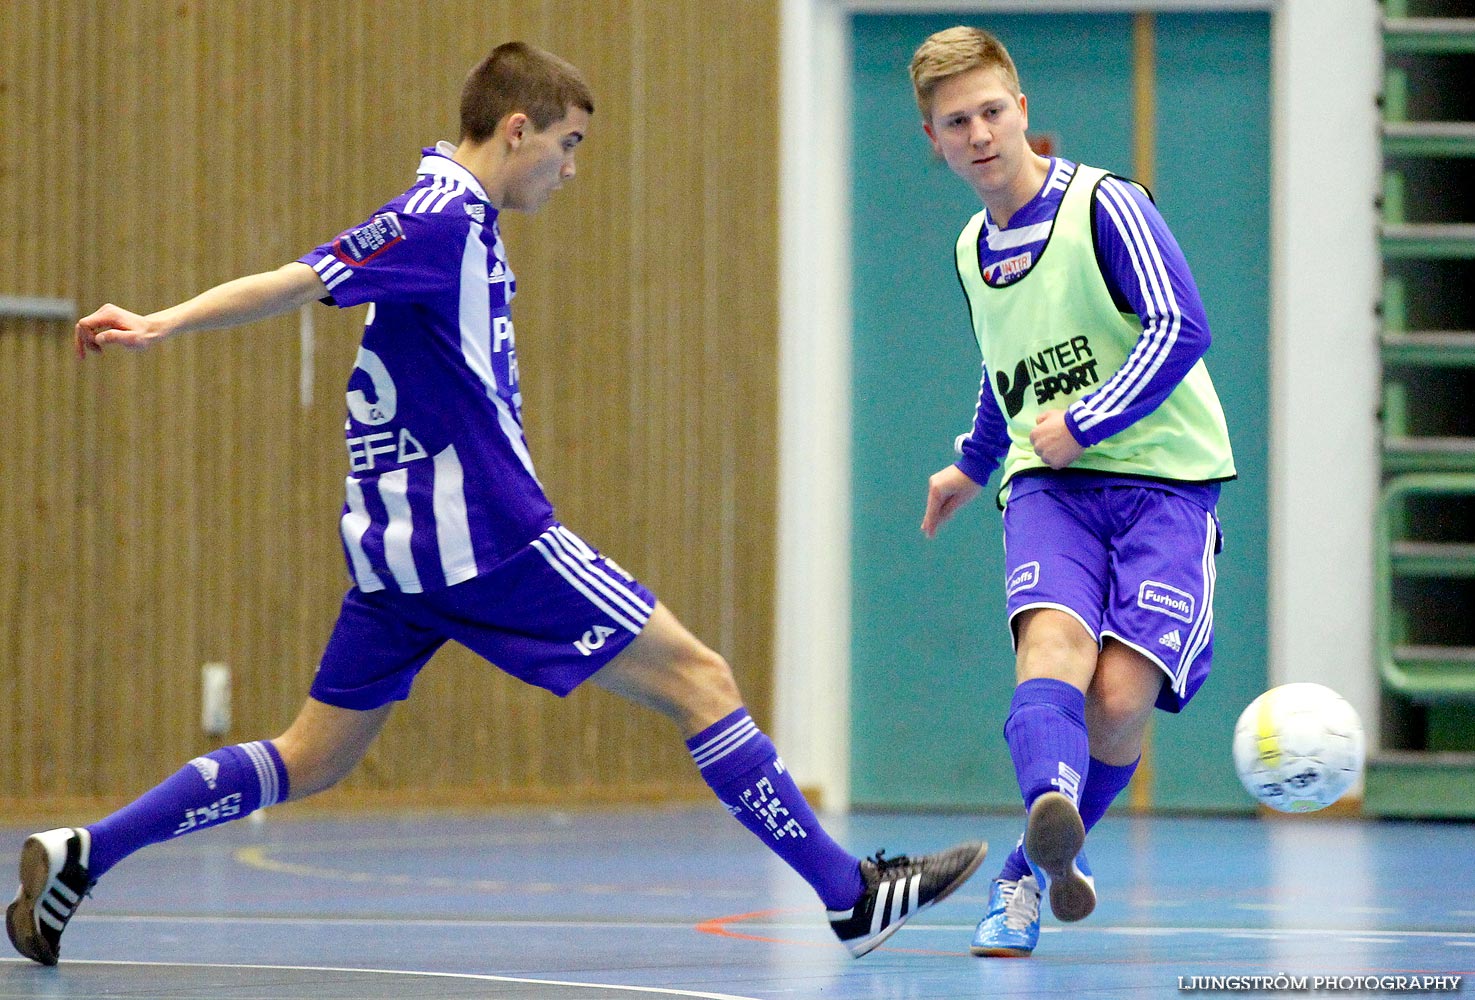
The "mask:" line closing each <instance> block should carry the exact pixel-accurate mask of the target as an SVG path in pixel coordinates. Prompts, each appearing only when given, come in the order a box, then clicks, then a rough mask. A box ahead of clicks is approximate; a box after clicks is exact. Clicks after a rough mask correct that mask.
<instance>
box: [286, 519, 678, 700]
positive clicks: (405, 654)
mask: <svg viewBox="0 0 1475 1000" xmlns="http://www.w3.org/2000/svg"><path fill="white" fill-rule="evenodd" d="M655 605H656V598H655V595H653V594H652V593H651V592H650V591H649V590H647V589H646V588H645V587H643V586H641V584H640V583H639V581H637V580H636V579H635V578H634V577H632V576H631V575H630V574H629V573H626V572H625V571H624V570H623V569H621V568H620V567H619V566H618V565H617V564H615V563H614V562H613V561H612V560H609V559H606V558H605V557H604V556H602V555H600V554H599V553H598V552H596V551H595V550H594V549H592V548H591V547H590V546H589V545H588V544H587V543H585V542H584V540H583V539H581V538H579V536H578V535H575V534H574V533H573V532H572V531H570V530H568V529H567V528H565V527H563V526H562V525H559V524H555V525H554V526H553V527H551V528H549V529H548V530H547V531H545V532H543V534H541V535H539V536H538V537H537V538H535V539H533V541H532V542H530V543H529V544H528V545H527V547H526V548H524V549H523V550H522V551H521V552H519V553H518V554H517V555H515V556H513V557H512V558H510V559H508V560H506V561H505V562H503V563H501V564H500V565H498V566H497V567H496V568H494V569H493V570H491V571H490V572H488V573H484V574H482V575H480V576H476V577H473V578H472V579H470V580H467V581H466V582H464V583H458V584H455V585H454V586H451V587H446V588H444V589H441V590H434V591H430V592H428V593H423V594H404V593H400V592H398V591H389V590H379V591H374V592H373V593H364V592H363V591H361V590H359V589H358V588H357V587H354V588H353V589H352V590H350V591H349V592H348V594H347V595H346V596H345V597H344V598H343V609H342V610H341V611H340V612H339V615H338V624H337V625H336V626H334V628H333V635H332V637H331V638H330V639H329V640H328V648H327V649H326V650H324V651H323V659H322V663H321V664H320V665H319V667H318V672H317V676H316V677H315V678H313V682H312V690H311V691H310V694H311V695H312V697H314V698H316V699H317V700H318V701H321V702H325V703H326V704H329V705H336V706H338V707H339V708H351V709H357V710H359V711H366V710H368V709H371V708H378V707H379V706H381V705H384V704H387V703H389V702H391V701H403V700H404V699H405V698H407V697H408V696H409V694H410V686H411V685H412V684H413V683H414V681H415V677H416V675H417V674H419V673H420V670H421V668H422V667H424V666H425V664H426V662H427V661H429V659H430V657H431V655H432V654H434V653H435V651H436V650H437V649H439V648H440V647H441V646H442V645H444V644H445V643H446V641H447V640H455V641H456V642H459V643H460V644H461V645H463V646H466V647H467V648H468V649H470V650H471V651H472V652H475V653H477V654H478V655H480V656H482V657H484V658H485V659H487V660H489V661H490V662H492V663H493V664H495V665H496V666H497V667H499V668H501V669H502V670H504V671H506V672H507V673H509V674H511V675H512V676H513V677H516V678H518V679H519V680H522V681H525V682H527V683H528V684H534V685H536V686H538V687H541V688H546V689H547V690H549V691H552V692H553V693H554V694H556V695H559V696H560V697H562V696H563V695H566V694H568V693H569V692H570V691H572V690H573V689H574V688H576V687H578V686H579V685H580V684H581V683H583V682H584V681H585V680H588V679H589V678H590V677H591V676H593V675H594V674H595V673H596V672H597V671H598V670H599V669H600V668H601V667H603V666H604V665H605V664H607V663H609V662H610V661H611V660H613V659H614V658H615V657H616V656H618V655H619V654H620V652H621V651H623V650H624V649H625V647H626V646H628V645H630V643H631V642H632V641H633V640H634V639H635V637H636V636H637V635H639V634H640V630H641V629H642V628H643V627H644V626H645V623H646V620H647V619H649V618H650V615H651V612H652V611H653V610H654V608H655Z"/></svg>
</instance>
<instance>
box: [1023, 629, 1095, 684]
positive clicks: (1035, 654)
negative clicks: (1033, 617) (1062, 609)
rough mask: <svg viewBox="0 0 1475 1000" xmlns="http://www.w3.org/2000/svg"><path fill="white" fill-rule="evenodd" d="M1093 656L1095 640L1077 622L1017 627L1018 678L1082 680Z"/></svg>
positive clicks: (1088, 672)
mask: <svg viewBox="0 0 1475 1000" xmlns="http://www.w3.org/2000/svg"><path fill="white" fill-rule="evenodd" d="M1071 624H1075V623H1074V622H1072V623H1071ZM1096 656H1097V648H1096V643H1095V641H1094V640H1093V639H1092V638H1091V636H1090V634H1089V633H1087V632H1086V630H1085V629H1084V628H1082V627H1080V626H1079V625H1076V627H1074V628H1070V627H1063V626H1059V625H1046V626H1044V627H1041V626H1040V625H1034V626H1033V627H1029V628H1025V629H1022V630H1021V631H1020V635H1019V649H1018V653H1017V656H1016V669H1017V672H1018V679H1019V680H1021V681H1025V680H1030V679H1033V678H1037V677H1053V678H1055V679H1057V680H1064V681H1069V682H1071V683H1075V684H1084V683H1086V682H1088V681H1089V680H1090V678H1091V675H1092V672H1093V671H1094V669H1095V666H1096Z"/></svg>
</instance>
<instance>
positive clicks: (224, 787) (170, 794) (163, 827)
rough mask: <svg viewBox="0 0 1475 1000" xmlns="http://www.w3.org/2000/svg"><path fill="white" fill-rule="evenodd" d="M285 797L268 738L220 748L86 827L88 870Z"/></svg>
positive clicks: (93, 872)
mask: <svg viewBox="0 0 1475 1000" xmlns="http://www.w3.org/2000/svg"><path fill="white" fill-rule="evenodd" d="M286 797H287V768H286V767H285V766H284V765H283V764H282V758H281V755H280V754H278V753H277V748H276V747H274V746H273V745H272V744H271V742H270V741H267V740H262V741H261V742H258V743H241V744H238V745H236V746H229V747H221V748H220V749H219V750H216V751H215V752H214V753H211V754H207V755H206V756H204V757H196V758H195V759H194V760H192V761H190V762H189V763H188V764H186V765H185V766H184V767H182V768H180V769H179V770H178V771H177V772H175V773H174V774H173V775H172V776H171V777H169V778H167V779H166V780H165V781H164V782H163V783H162V784H159V785H156V786H155V787H154V788H152V789H150V790H149V791H147V792H144V793H143V795H141V796H139V797H138V798H137V799H134V800H133V802H131V803H130V804H128V805H126V806H124V807H123V808H122V809H119V810H118V811H117V812H115V813H113V814H112V815H111V816H108V817H107V818H106V819H102V820H99V821H98V822H96V823H94V824H92V825H91V826H89V827H88V828H87V832H88V833H90V834H92V856H91V858H90V859H89V862H88V874H89V875H90V876H91V877H92V878H94V879H96V878H101V877H102V875H103V873H105V872H106V871H107V870H108V869H109V868H111V867H113V866H114V865H116V864H117V863H118V862H119V861H122V860H123V859H124V858H126V857H127V856H128V855H130V854H132V853H133V852H134V851H136V850H138V849H139V848H143V847H147V846H148V845H150V844H157V843H159V842H161V841H165V840H168V839H170V838H171V837H177V836H179V835H180V834H182V833H190V832H192V831H194V830H200V829H203V828H204V827H207V826H218V825H220V824H221V823H225V822H228V821H230V820H233V819H240V818H241V817H242V816H249V815H250V814H251V813H253V812H255V811H256V810H257V809H261V808H264V807H266V806H270V805H275V804H276V803H278V802H281V801H282V800H284V799H285V798H286Z"/></svg>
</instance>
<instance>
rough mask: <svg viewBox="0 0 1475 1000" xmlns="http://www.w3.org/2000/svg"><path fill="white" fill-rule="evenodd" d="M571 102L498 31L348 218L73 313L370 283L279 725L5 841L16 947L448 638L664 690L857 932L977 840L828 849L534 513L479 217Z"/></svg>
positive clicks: (500, 298)
mask: <svg viewBox="0 0 1475 1000" xmlns="http://www.w3.org/2000/svg"><path fill="white" fill-rule="evenodd" d="M593 110H594V102H593V100H592V98H591V96H590V92H589V88H588V86H587V85H586V84H585V82H584V80H583V78H582V77H581V75H580V74H579V72H578V71H577V70H576V69H575V68H574V67H573V66H571V65H569V64H568V63H566V62H565V61H563V60H562V59H559V58H558V57H556V56H553V55H551V54H549V53H547V52H543V51H541V50H539V49H536V48H533V47H532V46H529V45H525V44H521V43H509V44H506V45H502V46H499V47H498V48H496V49H495V50H493V51H492V53H491V54H490V55H489V56H488V57H487V58H486V59H485V60H484V61H482V62H481V63H480V64H479V65H478V66H477V67H476V68H475V69H473V70H472V72H471V74H470V76H469V77H468V79H467V81H466V84H465V88H464V91H463V93H462V96H461V141H460V143H459V144H458V145H456V146H452V145H450V144H448V143H442V144H440V145H438V146H436V147H435V148H433V149H427V150H425V151H424V154H423V157H422V159H421V160H420V167H419V171H418V176H417V178H416V180H415V183H414V185H413V186H411V188H410V189H409V190H408V191H406V192H405V193H404V194H402V195H400V196H399V197H398V198H395V199H394V200H393V201H391V202H389V203H388V204H386V205H385V206H384V207H383V208H381V209H379V210H378V211H376V212H375V213H374V214H373V215H372V216H371V217H370V218H369V220H368V221H367V222H364V223H363V224H362V225H359V226H356V227H354V228H352V229H349V230H348V231H346V232H344V233H343V234H341V235H340V236H338V237H336V238H335V239H333V240H331V241H330V242H328V243H325V244H323V245H322V246H320V247H318V248H317V249H315V250H313V251H311V252H309V253H307V254H305V255H304V256H303V257H301V258H300V259H299V260H297V261H295V262H293V263H290V264H287V265H285V266H283V267H281V268H279V269H277V270H275V271H269V272H265V273H262V274H256V275H251V276H248V277H243V278H239V279H236V280H234V281H230V282H227V283H225V284H223V285H220V286H217V287H216V288H213V289H211V290H209V291H206V292H204V293H203V294H201V295H199V296H197V297H195V298H193V299H190V300H189V301H187V302H184V303H182V304H180V305H176V306H174V307H172V308H169V309H165V310H162V311H161V312H156V313H152V314H150V315H138V314H135V313H131V312H128V311H126V310H123V309H120V308H118V307H117V306H114V305H107V306H104V307H103V308H101V309H99V310H98V311H97V312H95V313H93V314H92V315H90V316H88V317H86V318H85V319H83V320H82V321H81V322H79V323H78V324H77V333H76V347H77V352H78V355H79V357H85V355H86V353H87V352H89V351H91V352H101V351H102V350H103V348H104V347H106V346H109V345H119V346H122V347H127V348H132V349H142V348H146V347H149V346H150V345H152V344H153V343H155V342H157V341H161V340H164V339H166V338H168V337H171V336H174V335H176V334H181V333H187V332H190V331H195V330H205V329H211V328H219V327H229V326H235V325H238V324H241V323H247V322H250V321H252V320H256V319H261V318H264V317H267V316H272V315H276V314H278V313H283V312H287V311H288V310H292V309H295V308H298V307H299V306H301V305H303V304H304V303H308V302H311V301H313V300H315V299H324V300H325V301H328V302H330V303H332V304H335V305H338V306H344V307H347V306H355V305H360V304H364V303H368V304H369V310H368V316H367V321H366V326H365V330H364V338H363V343H362V346H361V347H360V348H359V352H358V359H357V362H356V364H355V367H354V370H353V373H352V375H351V376H350V378H349V381H348V393H347V395H348V421H347V448H348V461H349V476H348V478H347V483H346V486H347V502H346V503H345V505H344V508H343V514H342V520H341V533H342V539H343V547H344V551H345V554H346V556H347V560H348V566H349V569H350V571H351V573H352V576H353V580H354V586H353V588H352V589H351V590H349V592H348V594H347V596H346V597H345V598H344V600H343V607H342V612H341V614H340V616H339V619H338V623H337V626H336V627H335V629H334V631H333V634H332V637H331V638H330V639H329V641H328V646H327V649H326V651H325V652H324V654H323V658H322V663H321V665H320V666H319V668H318V672H317V676H316V678H315V679H314V681H313V683H312V688H311V691H310V692H309V697H308V699H307V701H306V703H305V704H304V705H303V707H302V710H301V712H300V714H299V715H298V716H297V719H296V721H294V722H293V723H292V725H291V726H290V727H289V728H288V729H287V731H286V732H285V733H283V734H282V735H281V736H279V737H277V738H276V739H274V740H263V741H260V742H253V743H244V744H240V745H237V746H228V747H224V748H222V749H220V750H217V751H215V752H214V753H211V754H208V755H206V756H204V757H199V758H196V759H195V760H192V761H190V762H188V763H187V764H186V765H185V766H184V767H183V768H182V769H181V770H180V771H179V772H178V773H177V774H175V775H174V776H173V777H171V778H169V779H168V780H166V781H165V782H164V783H163V784H161V785H159V786H158V787H156V788H154V789H153V790H151V791H149V792H147V793H145V794H144V795H143V796H142V797H141V798H139V799H137V800H136V801H134V802H133V803H132V804H131V805H128V806H125V807H124V808H123V809H121V810H119V811H118V812H116V813H114V814H113V815H111V816H108V817H107V818H105V819H103V820H101V821H100V822H97V823H94V824H92V825H91V826H88V827H78V828H74V829H67V828H63V829H57V830H49V831H46V832H44V833H38V834H35V835H33V836H32V837H30V838H29V839H28V840H27V841H26V842H25V844H24V846H23V848H22V850H21V858H20V881H21V884H20V891H19V893H18V894H17V895H16V898H15V901H14V902H13V903H12V904H11V905H10V908H9V910H8V912H7V921H6V923H7V928H8V930H9V932H10V938H11V941H12V942H13V943H14V945H15V947H16V949H17V950H18V951H20V953H21V954H23V955H25V956H27V957H28V958H31V959H34V960H35V961H37V962H41V963H43V964H47V965H52V964H55V963H56V961H57V957H58V953H59V948H60V940H61V934H62V931H63V930H64V929H65V928H66V925H67V921H68V920H69V919H70V918H71V917H72V915H73V914H74V913H75V912H76V908H77V905H78V904H79V903H80V901H81V899H82V897H83V896H84V895H86V894H87V892H88V890H89V889H91V887H92V886H93V884H94V883H95V882H96V881H97V880H98V879H99V878H101V877H102V876H103V875H105V874H106V873H107V872H108V871H109V870H110V869H111V868H112V867H113V866H114V865H116V864H117V863H118V862H120V861H122V860H123V859H124V858H126V857H127V856H128V855H130V854H132V853H133V852H134V851H137V850H138V849H139V848H142V847H144V846H146V845H148V844H153V843H158V842H160V841H165V840H168V839H170V838H172V837H177V836H179V835H181V834H183V833H187V832H191V831H194V830H200V829H204V828H206V827H210V826H215V825H218V824H219V823H223V822H226V821H228V820H231V819H236V818H239V817H241V816H246V815H249V814H250V813H251V812H253V811H255V810H256V809H259V808H262V807H265V806H269V805H272V804H273V803H276V802H282V801H286V800H287V799H289V798H290V799H301V798H304V797H306V796H308V795H312V794H313V793H315V792H319V791H322V790H323V789H325V788H328V787H329V786H331V785H333V784H334V783H336V782H337V781H339V780H340V779H342V778H343V777H344V776H345V775H346V774H348V772H349V771H350V770H352V768H353V767H354V765H355V764H357V763H358V761H359V760H360V759H361V758H362V757H363V755H364V753H365V751H366V750H367V749H368V747H369V745H370V744H371V743H372V742H373V740H374V737H375V736H376V735H377V734H378V732H379V730H380V728H381V727H382V726H383V724H384V721H385V719H386V718H387V717H388V715H389V712H390V709H391V707H392V704H393V702H395V701H398V700H403V699H404V698H406V697H407V696H408V694H409V691H410V686H411V684H412V682H413V681H414V678H415V675H416V674H417V673H418V671H419V670H420V669H421V668H422V667H423V666H424V665H425V663H426V661H427V660H429V659H430V657H431V654H432V653H434V652H435V650H436V649H437V648H439V647H440V646H441V645H442V644H443V643H445V642H446V641H447V640H455V641H457V642H460V643H462V644H464V645H466V646H468V647H469V648H471V649H472V650H474V651H476V652H477V653H479V654H481V655H482V656H484V657H485V658H487V659H488V660H490V661H491V662H493V663H495V664H496V665H497V666H499V667H501V668H502V669H503V670H506V671H507V672H509V673H511V674H512V675H513V676H516V677H518V678H520V679H522V680H524V681H526V682H527V683H529V684H535V685H537V686H539V687H543V688H546V689H548V690H550V691H552V692H554V693H555V694H558V695H566V694H568V693H569V692H570V691H572V690H573V689H574V688H575V687H576V686H578V685H579V684H580V683H581V682H583V681H585V680H588V679H591V678H592V679H593V681H594V683H596V684H598V685H600V686H601V687H604V688H606V689H608V690H610V691H613V692H615V693H616V694H619V695H622V696H624V697H625V698H627V699H629V700H630V701H633V702H635V703H637V704H640V705H645V706H649V707H651V708H654V709H656V710H658V711H660V712H662V713H664V714H665V715H667V716H669V717H670V718H671V719H672V720H673V721H674V722H675V723H676V724H677V726H679V727H680V729H681V732H682V734H683V735H684V736H685V738H686V743H687V746H688V747H689V748H690V751H691V754H692V757H693V759H694V760H695V762H696V765H697V767H698V768H699V769H700V771H701V774H702V777H703V778H704V779H705V780H706V781H707V783H708V784H709V785H710V786H711V787H712V790H713V791H714V792H715V793H716V795H717V797H718V798H719V799H720V800H721V801H722V803H723V804H724V805H725V806H726V807H727V809H728V811H729V812H731V813H732V814H733V815H734V816H735V817H736V818H737V819H738V821H739V822H741V823H742V824H743V825H744V826H746V827H747V828H748V829H749V830H751V831H753V833H754V834H756V835H757V836H758V838H759V839H760V840H762V841H763V843H764V844H765V845H767V846H768V847H769V848H770V849H771V850H773V851H774V852H775V853H777V854H778V855H779V856H780V857H782V858H783V859H784V860H785V861H786V862H788V863H789V864H790V865H791V866H792V867H793V868H794V869H795V871H797V872H798V873H799V874H800V875H801V876H802V877H803V878H804V879H805V880H806V881H808V882H809V884H810V885H812V886H813V887H814V889H815V891H816V892H817V893H818V894H819V897H820V899H821V900H822V901H823V902H824V905H825V906H826V908H827V909H828V910H829V918H830V924H831V927H832V928H833V929H834V931H835V933H836V935H837V936H838V937H839V938H840V940H841V941H842V942H844V943H845V944H846V945H847V946H848V947H849V948H850V950H851V952H852V953H854V954H855V955H857V956H858V955H863V954H865V953H866V952H868V951H870V950H871V949H872V948H874V947H876V945H878V944H879V943H880V942H881V941H883V940H884V939H885V938H886V937H887V936H889V935H890V934H892V933H893V932H895V931H896V929H897V928H898V927H900V926H901V924H902V923H903V922H904V921H905V920H907V919H908V918H909V917H911V916H912V915H913V914H915V913H916V912H918V911H919V910H921V909H924V908H926V907H927V906H929V905H931V904H933V903H935V902H937V901H939V900H941V899H943V898H944V897H946V896H947V895H948V894H949V893H951V892H952V891H953V890H954V889H956V888H957V887H958V886H959V885H961V884H962V882H963V881H964V880H965V879H967V878H968V877H969V876H970V875H971V874H972V873H973V872H974V871H975V870H976V869H977V867H978V865H979V864H980V863H981V862H982V860H983V856H984V851H985V847H984V845H983V844H982V843H979V842H974V843H966V844H962V845H959V846H957V847H954V848H952V849H950V850H948V851H944V852H941V853H939V854H934V855H929V856H926V857H919V858H916V859H907V858H906V857H905V856H902V857H898V858H894V859H887V858H884V857H883V856H882V855H881V854H880V853H879V852H878V854H877V855H876V857H875V858H873V859H867V860H859V859H857V858H856V857H854V856H852V855H851V854H849V853H847V852H846V851H845V850H844V849H842V848H841V847H840V846H839V845H838V844H837V843H835V841H833V840H832V839H830V837H829V836H828V835H827V834H826V833H825V831H824V829H823V828H822V827H821V826H820V824H819V822H818V821H817V820H816V819H815V816H814V813H813V812H812V811H811V809H810V807H809V805H808V804H807V803H806V802H805V800H804V797H803V796H802V795H801V794H800V793H799V789H798V788H797V787H795V784H794V781H793V779H792V778H790V776H789V774H788V773H787V771H786V770H785V769H784V765H783V762H782V761H781V760H780V758H779V757H778V755H777V753H776V752H775V750H774V747H773V744H772V743H771V742H770V741H769V739H768V737H767V736H765V735H764V734H763V733H762V732H761V731H760V730H759V729H758V727H757V726H756V725H754V723H753V720H752V719H751V718H750V717H749V716H748V713H747V711H746V710H745V709H744V707H743V703H742V700H741V698H740V696H739V694H738V691H737V687H736V684H735V683H734V680H733V676H732V673H731V671H730V670H729V668H728V665H727V663H726V662H725V661H724V660H723V659H722V657H720V656H719V655H717V654H716V653H714V652H713V651H711V650H710V649H708V648H707V647H706V646H704V645H702V644H701V643H700V642H698V641H697V640H696V639H695V638H694V637H693V636H692V635H691V634H690V633H689V632H687V630H686V629H685V628H683V627H682V625H681V623H680V622H678V621H677V620H676V618H675V617H674V616H673V615H672V614H671V612H670V611H668V610H667V609H666V607H665V606H664V605H662V604H661V603H659V602H658V601H657V600H656V598H655V597H654V596H652V594H651V592H650V591H649V590H647V589H646V588H645V587H643V586H642V585H641V584H640V583H639V582H638V581H636V580H635V579H634V578H633V577H631V576H630V575H629V574H628V573H626V572H625V571H624V570H622V569H621V568H620V567H619V566H617V565H616V564H615V563H614V562H613V561H612V560H609V559H607V558H605V557H603V556H602V555H600V554H599V552H597V551H596V550H595V549H593V548H592V547H590V546H589V545H588V544H587V543H586V542H585V541H584V540H583V539H581V538H580V537H579V536H578V535H576V534H574V533H573V532H572V531H570V530H569V529H568V528H566V527H564V526H563V525H562V524H560V523H559V522H558V521H557V520H556V519H555V517H554V514H553V510H552V508H551V507H550V505H549V503H548V500H547V499H546V498H545V497H544V495H543V490H542V488H541V487H540V485H539V483H538V479H537V477H536V476H535V475H534V472H533V465H532V460H531V459H530V458H529V456H528V449H527V443H526V440H525V438H524V435H523V430H522V416H521V396H520V393H519V391H518V368H517V359H516V354H515V348H514V340H513V328H512V320H511V318H510V313H509V305H510V304H511V301H512V298H513V295H514V292H515V289H516V280H515V278H514V276H513V272H512V269H511V268H510V267H509V266H508V262H507V256H506V253H505V249H504V247H503V245H502V239H501V236H500V233H499V229H498V218H499V214H500V213H501V212H504V211H508V210H513V211H520V212H534V211H537V209H538V208H540V207H541V206H542V205H543V204H544V202H546V201H547V200H548V198H549V196H550V195H551V194H552V193H553V191H555V190H557V189H558V188H559V187H560V186H562V185H563V184H564V183H565V182H566V181H569V180H571V179H572V178H573V176H574V151H575V149H576V147H578V145H579V143H580V142H581V141H582V140H583V138H584V136H585V134H586V133H587V131H588V128H589V121H590V116H591V114H592V113H593Z"/></svg>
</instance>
